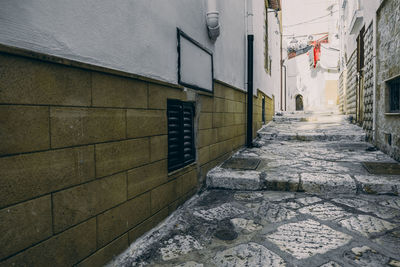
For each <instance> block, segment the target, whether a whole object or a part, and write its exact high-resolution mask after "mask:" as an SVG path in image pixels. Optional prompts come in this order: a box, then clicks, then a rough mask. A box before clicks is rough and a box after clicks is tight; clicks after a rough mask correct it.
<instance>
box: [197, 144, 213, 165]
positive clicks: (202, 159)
mask: <svg viewBox="0 0 400 267" xmlns="http://www.w3.org/2000/svg"><path fill="white" fill-rule="evenodd" d="M198 151H199V152H198V157H197V162H198V163H199V164H200V165H203V164H205V163H207V162H208V161H210V147H209V146H205V147H202V148H200V149H199V150H198Z"/></svg>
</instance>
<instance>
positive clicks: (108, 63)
mask: <svg viewBox="0 0 400 267" xmlns="http://www.w3.org/2000/svg"><path fill="white" fill-rule="evenodd" d="M218 9H219V11H220V22H221V35H220V37H219V38H218V39H217V41H216V42H215V44H214V43H212V42H211V41H210V39H209V38H208V34H207V28H206V20H205V15H206V10H207V6H206V1H205V0H174V1H160V0H146V1H140V0H114V1H98V0H71V1H61V0H35V1H29V0H3V1H1V8H0V43H2V44H5V45H10V46H15V47H19V48H25V49H29V50H33V51H37V52H42V53H45V54H50V55H56V56H60V57H65V58H68V59H73V60H77V61H81V62H85V63H91V64H95V65H99V66H103V67H108V68H112V69H116V70H121V71H126V72H129V73H134V74H138V75H143V76H146V77H151V78H155V79H159V80H163V81H167V82H171V83H177V58H178V56H177V49H176V47H177V38H176V28H177V27H179V28H181V29H182V30H183V31H184V32H185V33H187V34H188V35H189V36H190V37H192V38H193V39H195V40H197V41H198V42H200V43H201V44H203V45H204V46H206V47H207V48H209V49H210V50H212V51H213V52H214V73H215V78H216V79H219V80H222V81H224V82H226V83H228V84H231V85H233V86H236V87H239V88H241V89H244V88H245V75H244V73H245V71H246V69H245V68H246V63H245V61H246V56H245V51H246V50H245V49H246V48H245V44H246V43H245V34H246V31H245V10H244V4H243V1H242V0H219V1H218Z"/></svg>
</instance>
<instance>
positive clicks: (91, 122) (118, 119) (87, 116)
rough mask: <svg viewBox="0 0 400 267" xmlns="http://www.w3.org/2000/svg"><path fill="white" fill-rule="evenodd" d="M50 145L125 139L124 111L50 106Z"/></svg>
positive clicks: (70, 144)
mask: <svg viewBox="0 0 400 267" xmlns="http://www.w3.org/2000/svg"><path fill="white" fill-rule="evenodd" d="M50 121H51V123H50V125H51V146H52V147H65V146H76V145H82V144H90V143H99V142H105V141H112V140H119V139H123V138H125V134H126V122H125V110H122V109H100V108H57V107H51V108H50Z"/></svg>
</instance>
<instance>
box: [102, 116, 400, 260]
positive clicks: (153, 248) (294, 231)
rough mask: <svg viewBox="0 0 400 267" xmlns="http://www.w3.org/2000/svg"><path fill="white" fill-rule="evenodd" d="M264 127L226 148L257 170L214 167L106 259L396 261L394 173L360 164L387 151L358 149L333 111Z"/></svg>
mask: <svg viewBox="0 0 400 267" xmlns="http://www.w3.org/2000/svg"><path fill="white" fill-rule="evenodd" d="M268 127H271V128H268ZM296 129H297V130H296ZM263 131H264V133H263V134H262V135H261V137H260V138H259V140H258V141H257V145H258V147H255V148H252V149H244V150H242V151H241V152H239V153H237V154H236V155H235V156H237V157H249V158H254V157H256V158H259V159H261V163H260V165H259V166H258V168H257V170H252V171H238V170H231V169H223V168H221V167H218V168H216V169H214V170H213V171H211V172H210V174H211V175H210V177H209V180H208V181H207V183H208V186H209V187H210V188H208V190H206V191H204V192H203V193H201V194H199V195H196V196H194V197H193V198H192V199H191V200H189V201H188V202H187V203H185V204H184V205H183V206H182V207H180V208H179V209H178V210H177V211H175V212H174V213H173V214H172V215H171V216H170V217H169V218H167V219H166V220H165V221H164V222H163V223H161V224H160V225H159V226H157V227H156V228H155V229H153V230H151V231H150V232H148V233H147V234H145V235H144V236H143V237H141V238H140V239H139V240H137V241H136V242H135V243H133V244H132V245H131V246H130V247H129V249H127V250H126V251H125V252H124V253H123V254H121V255H120V256H119V257H118V258H116V259H115V260H114V261H113V262H111V263H110V265H111V266H185V267H201V266H307V267H314V266H315V267H330V266H331V267H337V266H342V267H344V266H400V197H399V196H398V193H399V191H398V190H399V189H400V186H399V184H400V177H399V176H394V175H392V176H387V175H386V176H384V175H372V174H369V173H368V172H367V171H366V170H365V169H364V168H363V167H362V164H361V162H362V161H380V162H383V161H386V162H393V160H392V159H391V158H389V157H387V156H386V155H385V154H383V153H381V152H380V151H370V152H368V151H366V148H368V147H370V145H369V144H367V143H365V142H362V140H361V139H362V137H363V133H362V132H360V131H361V130H360V129H359V128H358V127H356V126H354V125H348V124H346V123H345V122H344V121H343V120H338V117H337V116H333V117H332V118H331V117H326V118H324V119H323V122H322V121H319V119H318V118H316V117H312V116H308V117H306V118H305V119H304V118H303V119H302V118H297V117H296V116H293V117H290V116H289V118H285V117H283V118H279V119H278V120H277V122H275V123H274V124H272V125H269V126H267V127H266V128H265V129H263ZM277 136H280V138H276V137H277ZM293 136H294V137H293ZM345 137H346V138H345ZM304 140H305V141H304ZM308 140H311V141H308ZM246 172H249V173H248V174H250V175H249V176H247V174H246ZM214 178H218V179H214ZM236 178H238V180H239V182H238V183H236V180H235V179H236ZM215 185H218V186H215ZM226 185H228V186H226ZM230 187H231V188H230ZM221 188H225V189H221ZM229 188H230V189H235V190H226V189H229ZM245 189H246V190H245ZM271 190H274V191H271Z"/></svg>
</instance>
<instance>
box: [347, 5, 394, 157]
mask: <svg viewBox="0 0 400 267" xmlns="http://www.w3.org/2000/svg"><path fill="white" fill-rule="evenodd" d="M340 6H341V9H340V18H341V19H340V39H341V56H340V61H341V62H340V72H341V75H340V84H341V89H340V91H339V99H340V106H341V107H342V111H343V113H344V114H348V115H349V116H350V119H351V120H352V121H353V122H355V123H357V124H359V125H360V126H362V127H363V129H364V130H365V132H366V134H367V139H368V140H369V141H370V142H372V143H373V144H375V145H376V146H378V147H379V148H380V149H381V150H383V151H385V152H386V153H388V154H389V155H391V156H392V157H393V158H395V159H397V160H399V159H400V153H399V136H400V117H399V112H398V106H399V97H398V94H399V93H398V91H399V89H398V85H397V82H398V76H399V75H400V72H399V70H398V65H399V61H398V60H399V58H398V54H399V49H400V45H399V43H398V42H397V41H396V40H398V39H399V31H398V29H397V28H396V27H391V26H389V25H395V24H397V23H398V22H399V19H398V18H399V12H400V11H399V8H400V3H399V1H396V0H384V1H381V0H366V1H346V0H342V1H340Z"/></svg>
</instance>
